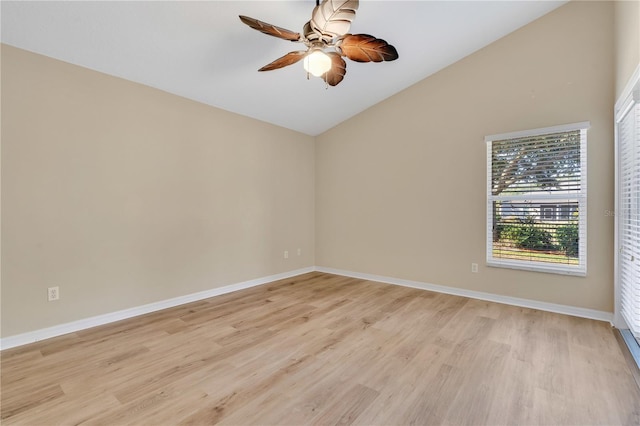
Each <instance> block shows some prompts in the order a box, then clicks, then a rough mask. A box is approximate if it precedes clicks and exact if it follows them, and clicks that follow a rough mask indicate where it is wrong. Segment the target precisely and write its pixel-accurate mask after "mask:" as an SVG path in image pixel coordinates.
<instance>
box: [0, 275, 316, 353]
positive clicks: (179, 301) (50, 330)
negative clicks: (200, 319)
mask: <svg viewBox="0 0 640 426" xmlns="http://www.w3.org/2000/svg"><path fill="white" fill-rule="evenodd" d="M314 270H315V268H313V267H308V268H302V269H296V270H294V271H288V272H283V273H281V274H276V275H270V276H267V277H262V278H256V279H253V280H249V281H244V282H240V283H236V284H231V285H227V286H224V287H217V288H213V289H211V290H205V291H201V292H198V293H192V294H187V295H185V296H179V297H175V298H172V299H167V300H161V301H159V302H154V303H149V304H147V305H142V306H137V307H134V308H129V309H124V310H122V311H117V312H111V313H108V314H104V315H98V316H95V317H91V318H85V319H82V320H78V321H73V322H69V323H66V324H60V325H55V326H53V327H47V328H43V329H40V330H36V331H30V332H27V333H23V334H17V335H15V336H9V337H4V338H2V339H0V350H4V349H9V348H14V347H16V346H22V345H26V344H28V343H33V342H37V341H39V340H44V339H49V338H51V337H56V336H61V335H63V334H67V333H73V332H75V331H80V330H85V329H87V328H91V327H96V326H99V325H104V324H109V323H112V322H115V321H120V320H123V319H127V318H133V317H136V316H139V315H144V314H148V313H150V312H156V311H160V310H162V309H167V308H172V307H174V306H178V305H184V304H185V303H191V302H196V301H198V300H203V299H208V298H210V297H214V296H219V295H221V294H226V293H231V292H233V291H237V290H242V289H245V288H250V287H255V286H259V285H262V284H268V283H270V282H273V281H278V280H282V279H285V278H291V277H295V276H296V275H301V274H306V273H308V272H313V271H314Z"/></svg>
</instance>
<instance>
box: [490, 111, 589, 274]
mask: <svg viewBox="0 0 640 426" xmlns="http://www.w3.org/2000/svg"><path fill="white" fill-rule="evenodd" d="M588 128H589V123H588V122H584V123H576V124H568V125H563V126H556V127H549V128H545V129H536V130H527V131H523V132H516V133H508V134H501V135H493V136H487V137H485V141H486V142H487V264H488V265H489V266H499V267H506V268H516V269H528V270H535V271H542V272H553V273H562V274H573V275H586V273H587V250H586V249H587V244H586V242H587V238H586V237H587V231H586V230H587V224H586V219H587V182H586V179H587V161H586V160H587V159H586V156H587V129H588Z"/></svg>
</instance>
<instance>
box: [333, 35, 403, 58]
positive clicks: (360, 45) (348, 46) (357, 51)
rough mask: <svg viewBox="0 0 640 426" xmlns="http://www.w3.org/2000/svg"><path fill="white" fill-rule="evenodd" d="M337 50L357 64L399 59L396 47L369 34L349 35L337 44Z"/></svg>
mask: <svg viewBox="0 0 640 426" xmlns="http://www.w3.org/2000/svg"><path fill="white" fill-rule="evenodd" d="M336 50H337V51H338V52H339V53H341V54H342V55H343V56H346V57H347V58H349V59H351V60H352V61H356V62H382V61H394V60H396V59H398V51H397V50H396V48H395V47H393V46H392V45H390V44H389V43H387V42H386V41H384V40H382V39H381V38H375V37H374V36H372V35H369V34H347V35H345V36H344V37H342V38H341V39H340V40H338V42H337V43H336Z"/></svg>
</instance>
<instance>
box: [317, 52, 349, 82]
mask: <svg viewBox="0 0 640 426" xmlns="http://www.w3.org/2000/svg"><path fill="white" fill-rule="evenodd" d="M327 55H329V57H330V58H331V69H330V70H329V71H327V72H326V73H324V74H322V79H323V80H324V81H326V83H327V84H328V85H329V86H337V85H338V83H340V82H341V81H342V80H343V79H344V76H345V74H346V73H347V63H346V62H345V61H344V59H342V57H341V56H340V55H339V54H338V53H336V52H329V53H327Z"/></svg>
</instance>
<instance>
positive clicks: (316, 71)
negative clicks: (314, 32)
mask: <svg viewBox="0 0 640 426" xmlns="http://www.w3.org/2000/svg"><path fill="white" fill-rule="evenodd" d="M302 65H303V67H304V69H305V71H306V72H308V73H311V74H312V75H313V76H314V77H321V76H322V75H323V74H324V73H326V72H327V71H329V70H330V69H331V58H330V57H329V56H328V55H327V54H326V53H324V52H323V51H322V50H320V49H316V50H314V51H313V52H311V53H310V54H308V55H307V56H305V58H304V61H303V63H302Z"/></svg>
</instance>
